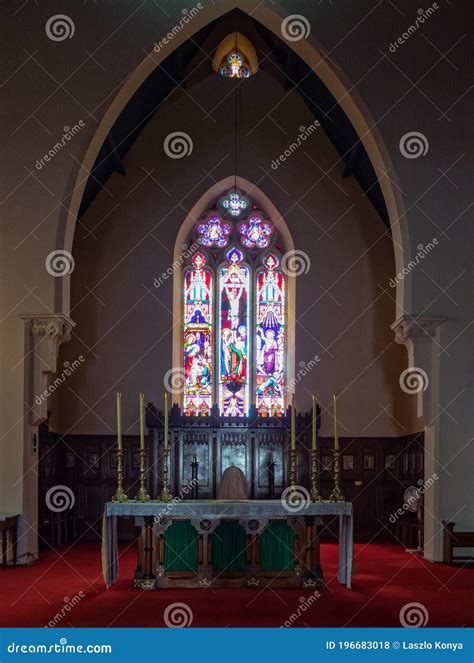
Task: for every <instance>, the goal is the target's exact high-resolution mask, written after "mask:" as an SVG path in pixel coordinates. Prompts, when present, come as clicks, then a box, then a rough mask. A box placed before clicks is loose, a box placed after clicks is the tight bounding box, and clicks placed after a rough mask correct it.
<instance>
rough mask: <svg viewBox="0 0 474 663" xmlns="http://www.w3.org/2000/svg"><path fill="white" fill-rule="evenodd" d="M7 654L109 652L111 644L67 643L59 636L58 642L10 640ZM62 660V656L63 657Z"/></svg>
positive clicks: (110, 651)
mask: <svg viewBox="0 0 474 663" xmlns="http://www.w3.org/2000/svg"><path fill="white" fill-rule="evenodd" d="M7 652H8V653H9V654H111V653H112V645H91V644H79V645H78V644H73V645H69V644H68V642H67V638H60V639H59V642H53V643H51V644H49V643H48V644H46V645H45V644H34V645H32V644H28V645H20V644H17V643H16V642H10V644H9V645H8V647H7ZM56 660H59V659H56ZM63 660H64V658H63Z"/></svg>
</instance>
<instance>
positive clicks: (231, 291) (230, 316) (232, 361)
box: [218, 249, 250, 417]
mask: <svg viewBox="0 0 474 663" xmlns="http://www.w3.org/2000/svg"><path fill="white" fill-rule="evenodd" d="M227 258H228V260H229V264H226V265H223V266H222V267H221V269H220V272H219V320H218V323H219V336H218V338H219V350H218V352H219V394H218V402H219V410H220V414H221V416H224V417H244V416H246V415H248V410H249V380H248V356H249V338H248V330H249V295H250V288H249V283H250V272H249V268H248V267H247V266H246V265H242V264H240V263H241V260H242V253H241V251H238V249H231V250H230V251H229V252H228V254H227Z"/></svg>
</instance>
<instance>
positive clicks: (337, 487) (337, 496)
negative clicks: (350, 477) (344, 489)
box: [329, 449, 346, 502]
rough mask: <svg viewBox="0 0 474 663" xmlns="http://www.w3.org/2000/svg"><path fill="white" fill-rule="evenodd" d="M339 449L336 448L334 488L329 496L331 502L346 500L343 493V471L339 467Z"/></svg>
mask: <svg viewBox="0 0 474 663" xmlns="http://www.w3.org/2000/svg"><path fill="white" fill-rule="evenodd" d="M340 455H341V452H340V451H339V449H334V489H333V491H332V493H331V495H330V497H329V501H330V502H345V501H346V500H345V498H344V495H343V494H342V493H341V471H340V467H339V456H340Z"/></svg>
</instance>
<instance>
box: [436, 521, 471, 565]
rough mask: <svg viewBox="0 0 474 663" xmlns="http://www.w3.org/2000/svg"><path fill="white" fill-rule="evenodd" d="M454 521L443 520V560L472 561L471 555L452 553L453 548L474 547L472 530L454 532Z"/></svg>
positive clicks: (452, 561) (449, 561)
mask: <svg viewBox="0 0 474 663" xmlns="http://www.w3.org/2000/svg"><path fill="white" fill-rule="evenodd" d="M455 525H456V523H453V522H448V521H443V527H444V530H443V562H445V563H446V564H453V563H455V562H463V561H474V558H473V557H472V555H468V556H459V555H454V548H474V532H455V531H454V526H455Z"/></svg>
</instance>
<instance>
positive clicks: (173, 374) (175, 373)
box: [163, 368, 186, 392]
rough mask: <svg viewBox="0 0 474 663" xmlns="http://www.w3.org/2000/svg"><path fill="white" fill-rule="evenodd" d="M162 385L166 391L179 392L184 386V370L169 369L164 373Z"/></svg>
mask: <svg viewBox="0 0 474 663" xmlns="http://www.w3.org/2000/svg"><path fill="white" fill-rule="evenodd" d="M163 384H164V386H165V389H166V391H172V392H174V391H181V389H183V388H184V385H185V384H186V374H185V372H184V368H170V369H169V371H166V373H165V377H164V379H163Z"/></svg>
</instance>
